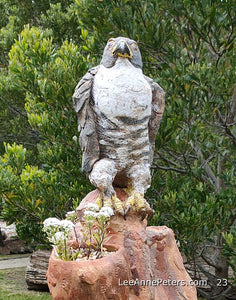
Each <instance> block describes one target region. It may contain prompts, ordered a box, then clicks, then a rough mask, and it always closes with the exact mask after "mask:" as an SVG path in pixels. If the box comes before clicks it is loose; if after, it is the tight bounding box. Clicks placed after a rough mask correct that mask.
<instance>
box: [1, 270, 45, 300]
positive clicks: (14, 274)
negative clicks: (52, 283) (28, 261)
mask: <svg viewBox="0 0 236 300" xmlns="http://www.w3.org/2000/svg"><path fill="white" fill-rule="evenodd" d="M25 269H26V268H16V269H6V270H0V300H6V299H7V300H35V299H37V300H51V296H50V294H49V293H47V292H35V291H29V290H28V289H27V285H26V282H25Z"/></svg>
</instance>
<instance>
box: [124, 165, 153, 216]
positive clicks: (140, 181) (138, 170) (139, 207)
mask: <svg viewBox="0 0 236 300" xmlns="http://www.w3.org/2000/svg"><path fill="white" fill-rule="evenodd" d="M127 176H128V177H129V179H130V181H131V186H130V187H129V188H128V190H127V191H128V195H129V197H128V199H127V201H126V203H125V214H127V213H128V211H131V212H132V211H136V212H138V213H140V214H142V215H143V216H144V217H145V216H146V214H148V215H149V216H151V217H152V215H153V210H152V209H151V207H150V205H149V204H148V202H147V201H146V200H145V199H144V193H145V192H146V190H147V189H148V188H149V187H150V185H151V174H150V166H149V164H145V163H140V164H137V165H133V166H132V167H131V168H130V169H129V170H128V172H127Z"/></svg>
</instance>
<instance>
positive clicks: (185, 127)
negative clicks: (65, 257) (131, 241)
mask: <svg viewBox="0 0 236 300" xmlns="http://www.w3.org/2000/svg"><path fill="white" fill-rule="evenodd" d="M235 27H236V5H235V1H234V0H222V1H220V0H215V1H210V0H199V1H193V0H192V1H191V0H184V1H180V0H177V1H176V0H170V1H164V0H146V1H141V0H119V1H118V0H104V1H98V0H93V1H92V0H71V1H70V0H67V1H66V0H64V1H63V0H61V1H56V0H55V1H50V0H42V1H30V0H24V1H14V0H0V68H1V69H0V70H1V72H0V124H1V126H0V155H1V157H0V192H1V202H0V206H1V216H2V218H4V219H5V220H7V221H9V222H16V223H17V231H18V234H19V236H20V237H21V238H22V239H24V240H25V241H27V242H28V243H30V244H31V245H35V246H40V245H41V246H42V245H45V237H44V236H43V234H42V231H41V226H42V225H41V224H42V221H43V220H44V219H45V218H47V217H49V216H58V217H61V218H63V217H64V214H65V212H66V211H68V210H71V209H73V208H75V207H76V206H77V205H78V203H79V201H80V200H81V199H82V198H83V197H84V196H85V195H86V193H87V192H88V191H89V190H91V189H92V187H91V185H90V184H89V182H88V180H87V179H86V178H85V175H84V174H82V173H81V171H80V166H81V165H80V164H81V152H80V149H79V145H78V141H77V139H78V133H77V120H76V116H75V114H74V112H73V108H72V102H71V96H72V93H73V90H74V87H75V85H76V83H77V82H78V81H79V79H80V78H81V77H82V76H83V75H84V74H85V73H86V71H87V70H88V68H90V67H92V66H94V65H97V64H99V61H100V59H101V55H102V51H103V48H104V46H105V43H106V41H107V40H108V39H109V38H110V37H112V36H114V37H115V36H119V35H122V36H128V37H130V38H133V39H135V40H137V41H138V43H139V46H140V49H141V52H142V56H143V63H144V68H143V71H144V73H145V74H146V75H147V76H150V77H152V78H153V79H154V80H155V81H156V82H158V83H159V84H160V85H161V86H162V87H163V89H164V90H165V91H166V110H165V114H164V118H163V121H162V124H161V128H160V130H159V133H158V136H157V139H156V153H155V159H154V163H153V167H152V173H153V180H152V186H151V188H150V189H149V191H148V193H147V198H148V199H149V202H150V203H151V205H152V206H153V208H154V209H155V212H156V213H155V216H154V219H153V220H152V224H154V225H167V226H169V227H171V228H172V229H173V230H174V232H175V234H176V238H177V240H178V241H179V243H180V249H181V251H182V253H184V255H185V256H186V266H187V267H188V269H189V271H190V273H191V274H192V276H193V278H203V277H204V276H205V277H206V278H207V279H208V283H209V286H210V287H211V289H210V290H205V289H203V288H202V287H199V288H198V290H199V293H200V294H201V295H202V296H204V297H206V298H207V299H213V298H214V297H215V298H217V299H233V297H234V296H233V292H234V288H233V285H234V284H235V281H234V277H233V276H234V272H235V265H236V256H235V251H236V241H235V238H236V230H235V226H234V225H235V203H236V170H235V169H236V85H235V66H236V43H235V37H236V30H235ZM229 266H231V269H230V270H231V271H230V273H229ZM232 270H233V271H232ZM229 277H231V278H229ZM223 278H227V279H228V280H229V281H228V283H227V284H226V285H224V284H219V286H217V283H219V282H220V283H224V282H225V281H223V280H222V279H223ZM220 280H222V281H220Z"/></svg>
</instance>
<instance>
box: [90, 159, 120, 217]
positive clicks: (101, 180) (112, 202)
mask: <svg viewBox="0 0 236 300" xmlns="http://www.w3.org/2000/svg"><path fill="white" fill-rule="evenodd" d="M116 174H117V169H116V165H115V162H114V161H113V160H111V159H108V158H103V159H100V160H99V161H97V162H96V163H95V164H94V166H93V169H92V171H91V173H90V175H89V180H90V182H91V183H92V184H93V185H95V186H96V187H97V188H98V190H99V191H100V196H99V198H98V199H97V204H98V205H99V206H100V207H101V206H109V207H112V208H113V209H114V210H115V211H117V212H119V213H121V214H122V215H123V213H124V210H123V205H122V202H121V201H120V200H119V199H118V198H117V196H116V192H115V190H114V188H113V186H112V183H113V180H114V178H115V176H116Z"/></svg>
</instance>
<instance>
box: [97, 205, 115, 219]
mask: <svg viewBox="0 0 236 300" xmlns="http://www.w3.org/2000/svg"><path fill="white" fill-rule="evenodd" d="M99 215H101V216H104V217H106V218H110V217H111V216H113V215H114V211H113V209H112V208H111V207H109V206H103V207H102V208H101V210H100V212H99Z"/></svg>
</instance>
